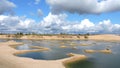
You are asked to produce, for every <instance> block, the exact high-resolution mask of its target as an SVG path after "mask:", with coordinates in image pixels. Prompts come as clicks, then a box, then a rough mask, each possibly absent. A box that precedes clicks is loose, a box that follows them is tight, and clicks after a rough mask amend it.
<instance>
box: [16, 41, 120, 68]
mask: <svg viewBox="0 0 120 68" xmlns="http://www.w3.org/2000/svg"><path fill="white" fill-rule="evenodd" d="M15 41H17V42H24V43H25V44H24V45H21V46H17V47H16V49H18V50H31V49H33V48H30V46H42V47H47V48H50V50H49V51H43V52H29V53H25V54H18V55H17V56H19V57H28V58H33V59H37V60H58V59H63V58H66V57H68V56H67V55H66V54H68V53H77V54H84V55H86V56H88V59H87V60H86V61H79V62H75V63H72V64H68V65H66V68H120V65H119V63H120V58H119V56H120V42H106V41H92V40H82V41H80V40H15ZM83 44H84V45H86V46H83ZM61 46H66V47H65V48H62V47H61ZM106 48H109V49H111V50H112V54H106V53H86V52H84V50H86V49H93V50H103V49H106Z"/></svg>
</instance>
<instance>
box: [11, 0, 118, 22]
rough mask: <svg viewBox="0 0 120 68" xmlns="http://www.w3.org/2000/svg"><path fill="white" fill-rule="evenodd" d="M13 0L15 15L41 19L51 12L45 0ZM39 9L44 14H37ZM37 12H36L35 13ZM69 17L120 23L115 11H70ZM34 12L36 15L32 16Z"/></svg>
mask: <svg viewBox="0 0 120 68" xmlns="http://www.w3.org/2000/svg"><path fill="white" fill-rule="evenodd" d="M10 1H11V2H13V3H15V4H16V6H17V7H16V8H15V9H14V12H15V15H18V16H23V15H25V16H27V17H28V18H32V19H34V20H36V21H40V20H42V19H43V17H45V16H47V15H48V14H49V12H50V6H49V4H47V3H46V1H45V0H40V2H39V3H38V4H35V0H10ZM37 9H41V10H42V12H43V16H41V17H38V16H37ZM35 13H36V14H35ZM65 13H67V14H68V17H67V19H68V20H70V21H81V20H83V19H86V18H87V19H90V20H91V21H93V22H95V23H97V22H99V21H102V20H106V19H110V20H111V21H112V22H113V23H116V24H119V23H120V12H119V11H114V12H109V13H101V14H77V13H72V14H71V13H69V12H65ZM32 14H34V15H35V16H32Z"/></svg>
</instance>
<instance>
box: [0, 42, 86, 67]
mask: <svg viewBox="0 0 120 68" xmlns="http://www.w3.org/2000/svg"><path fill="white" fill-rule="evenodd" d="M9 44H10V45H9ZM12 44H13V45H20V44H21V43H17V42H14V41H9V42H4V43H0V68H65V66H64V65H65V64H67V63H71V62H76V61H80V60H85V59H87V57H86V56H84V55H79V54H74V55H73V56H72V57H69V58H64V59H60V60H34V59H31V58H23V57H17V56H14V55H13V54H15V53H17V52H20V51H21V50H16V49H14V48H12V47H10V46H11V45H12ZM73 59H75V60H74V61H73Z"/></svg>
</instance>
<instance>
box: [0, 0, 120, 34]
mask: <svg viewBox="0 0 120 68" xmlns="http://www.w3.org/2000/svg"><path fill="white" fill-rule="evenodd" d="M98 1H99V2H98ZM5 4H7V5H5ZM0 6H1V7H0V18H1V20H0V22H1V24H3V23H4V26H6V27H8V26H9V28H11V27H12V26H11V25H8V24H7V23H8V22H9V20H8V22H3V21H4V20H5V21H6V18H8V19H10V21H13V22H14V21H17V22H16V23H17V24H16V27H15V28H11V30H10V31H9V30H7V29H5V30H6V31H8V32H18V31H21V32H24V30H26V31H28V32H38V33H46V32H48V33H60V32H67V33H87V32H91V33H100V32H103V33H119V32H118V31H119V30H120V0H76V1H73V0H1V3H0ZM2 8H5V9H2ZM9 17H11V18H12V17H13V18H16V20H14V19H13V18H12V19H11V18H9ZM10 24H14V23H10ZM103 25H104V26H103ZM1 26H2V27H3V25H1ZM20 26H23V27H24V29H20ZM31 26H32V27H31ZM46 27H49V29H48V28H46ZM76 27H78V28H76ZM104 27H111V28H110V29H109V28H104ZM115 27H116V28H115ZM3 28H5V27H3ZM3 28H1V32H3V30H2V29H3ZM111 29H113V30H112V31H110V30H111ZM82 30H83V31H82Z"/></svg>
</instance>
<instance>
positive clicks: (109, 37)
mask: <svg viewBox="0 0 120 68" xmlns="http://www.w3.org/2000/svg"><path fill="white" fill-rule="evenodd" d="M0 39H28V40H96V41H120V36H119V35H113V34H102V35H89V36H88V38H85V36H82V35H52V36H46V35H45V36H39V35H23V36H21V37H18V38H16V37H14V36H13V35H11V36H10V37H8V36H7V35H0Z"/></svg>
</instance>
